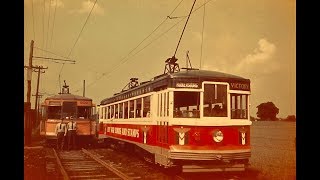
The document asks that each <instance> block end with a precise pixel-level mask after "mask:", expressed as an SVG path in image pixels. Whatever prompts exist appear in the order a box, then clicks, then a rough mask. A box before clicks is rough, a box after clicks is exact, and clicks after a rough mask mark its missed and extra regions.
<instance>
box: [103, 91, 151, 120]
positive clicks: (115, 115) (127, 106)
mask: <svg viewBox="0 0 320 180" xmlns="http://www.w3.org/2000/svg"><path fill="white" fill-rule="evenodd" d="M149 116H150V96H146V97H142V98H137V99H133V100H128V101H125V102H121V103H118V104H113V105H107V106H103V107H101V108H100V116H99V117H100V119H129V118H144V117H149Z"/></svg>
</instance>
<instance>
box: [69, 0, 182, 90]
mask: <svg viewBox="0 0 320 180" xmlns="http://www.w3.org/2000/svg"><path fill="white" fill-rule="evenodd" d="M182 1H184V0H181V1H180V2H179V3H178V4H177V5H176V7H175V8H174V9H173V10H172V11H171V13H170V14H169V16H167V17H166V18H165V19H164V20H163V21H162V22H161V23H160V24H159V25H158V26H157V27H156V28H155V29H154V30H153V31H152V32H151V33H150V34H149V35H147V36H146V37H145V38H144V39H143V40H142V41H141V42H140V43H139V44H138V45H137V46H136V47H134V48H133V49H132V50H131V51H130V52H129V53H128V54H127V55H126V56H124V57H123V58H121V59H120V64H118V66H119V65H121V64H123V63H125V62H126V61H123V60H125V59H126V58H127V57H128V56H129V55H130V54H131V53H132V52H133V51H134V50H136V49H137V48H138V47H139V46H140V45H141V44H142V43H143V42H144V41H145V40H146V39H148V38H149V37H150V36H151V35H152V34H153V33H154V32H155V31H156V30H158V29H159V27H160V26H161V25H162V24H163V23H164V22H165V21H167V20H168V18H169V17H170V16H171V15H172V14H173V13H174V11H175V10H176V9H177V8H178V7H179V5H180V4H181V3H182ZM149 44H150V43H149ZM144 48H145V47H144ZM144 48H143V49H144ZM140 51H141V50H140ZM140 51H138V52H140ZM136 54H137V53H136ZM118 66H116V67H118ZM114 69H115V68H113V70H114ZM111 72H113V71H111ZM111 72H109V73H108V74H110V73H111ZM105 74H106V73H102V76H100V78H98V79H97V80H100V79H101V78H102V77H103V76H104V75H105ZM95 82H96V81H94V82H93V83H95ZM93 83H90V84H89V85H87V87H88V86H90V85H92V84H93ZM79 90H80V89H78V90H76V91H75V92H78V91H79Z"/></svg>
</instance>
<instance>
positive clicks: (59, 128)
mask: <svg viewBox="0 0 320 180" xmlns="http://www.w3.org/2000/svg"><path fill="white" fill-rule="evenodd" d="M55 132H56V135H57V150H63V144H64V137H65V136H66V133H67V128H66V124H65V123H63V119H62V120H61V122H59V123H58V124H57V125H56V130H55Z"/></svg>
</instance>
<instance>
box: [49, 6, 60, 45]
mask: <svg viewBox="0 0 320 180" xmlns="http://www.w3.org/2000/svg"><path fill="white" fill-rule="evenodd" d="M57 4H58V0H56V5H55V7H54V13H53V22H52V31H51V39H50V47H51V46H52V37H53V29H54V21H55V19H56V10H57Z"/></svg>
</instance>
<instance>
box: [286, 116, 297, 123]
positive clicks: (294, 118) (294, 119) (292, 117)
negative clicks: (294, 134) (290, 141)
mask: <svg viewBox="0 0 320 180" xmlns="http://www.w3.org/2000/svg"><path fill="white" fill-rule="evenodd" d="M285 121H292V122H295V121H296V116H295V115H289V116H288V117H287V118H286V119H285Z"/></svg>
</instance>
